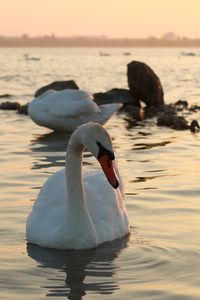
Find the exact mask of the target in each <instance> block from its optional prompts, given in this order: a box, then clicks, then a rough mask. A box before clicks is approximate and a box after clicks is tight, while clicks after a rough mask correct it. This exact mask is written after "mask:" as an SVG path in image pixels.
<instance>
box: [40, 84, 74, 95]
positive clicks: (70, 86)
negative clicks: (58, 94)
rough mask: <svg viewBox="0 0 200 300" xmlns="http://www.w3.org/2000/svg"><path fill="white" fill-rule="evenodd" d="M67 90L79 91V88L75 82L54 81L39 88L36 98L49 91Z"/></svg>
mask: <svg viewBox="0 0 200 300" xmlns="http://www.w3.org/2000/svg"><path fill="white" fill-rule="evenodd" d="M65 89H72V90H78V89H79V87H78V85H77V84H76V82H75V81H74V80H65V81H54V82H52V83H50V84H48V85H45V86H43V87H41V88H39V89H38V90H37V91H36V92H35V97H38V96H40V95H42V94H43V93H44V92H46V91H48V90H55V91H61V90H65Z"/></svg>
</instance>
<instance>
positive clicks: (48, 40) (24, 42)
mask: <svg viewBox="0 0 200 300" xmlns="http://www.w3.org/2000/svg"><path fill="white" fill-rule="evenodd" d="M0 47H1V48H3V47H8V48H9V47H24V48H25V47H44V48H45V47H60V48H61V47H71V48H72V47H74V48H75V47H94V48H103V47H113V48H114V47H122V48H125V47H126V48H129V47H130V48H132V47H135V48H136V47H141V48H142V47H155V48H159V47H160V48H164V47H171V48H181V47H182V48H183V47H186V48H200V39H189V38H179V39H174V40H168V39H157V38H147V39H128V38H125V39H113V38H112V39H109V38H91V37H77V38H76V37H75V38H58V37H55V36H44V37H29V36H26V35H25V36H22V37H2V36H1V37H0Z"/></svg>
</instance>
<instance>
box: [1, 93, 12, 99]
mask: <svg viewBox="0 0 200 300" xmlns="http://www.w3.org/2000/svg"><path fill="white" fill-rule="evenodd" d="M0 98H7V99H8V98H12V95H10V94H3V95H0Z"/></svg>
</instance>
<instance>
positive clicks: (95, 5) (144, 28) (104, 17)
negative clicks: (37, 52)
mask: <svg viewBox="0 0 200 300" xmlns="http://www.w3.org/2000/svg"><path fill="white" fill-rule="evenodd" d="M199 11H200V1H199V0H190V1H189V0H168V1H165V0H164V1H160V0H150V1H149V0H140V1H136V0H101V1H92V0H74V1H67V0H57V1H49V0H43V1H39V0H29V1H27V0H14V1H13V0H1V9H0V35H8V36H16V35H17V36H18V35H21V34H24V33H26V34H29V35H31V36H38V35H45V34H55V35H58V36H74V35H75V36H77V35H90V36H94V35H106V36H108V37H128V38H139V37H140V38H145V37H148V36H152V35H155V36H157V37H161V36H162V35H163V34H164V33H165V32H168V31H172V32H175V33H176V34H177V35H179V36H187V37H189V38H198V37H199V28H200V18H199Z"/></svg>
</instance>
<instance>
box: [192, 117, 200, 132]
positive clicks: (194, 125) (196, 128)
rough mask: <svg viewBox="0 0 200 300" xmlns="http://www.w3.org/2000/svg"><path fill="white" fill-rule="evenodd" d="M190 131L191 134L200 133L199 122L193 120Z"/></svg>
mask: <svg viewBox="0 0 200 300" xmlns="http://www.w3.org/2000/svg"><path fill="white" fill-rule="evenodd" d="M190 130H191V132H199V131H200V126H199V123H198V122H197V120H193V121H192V122H191V124H190Z"/></svg>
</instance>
